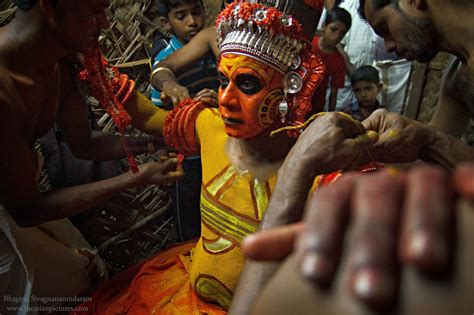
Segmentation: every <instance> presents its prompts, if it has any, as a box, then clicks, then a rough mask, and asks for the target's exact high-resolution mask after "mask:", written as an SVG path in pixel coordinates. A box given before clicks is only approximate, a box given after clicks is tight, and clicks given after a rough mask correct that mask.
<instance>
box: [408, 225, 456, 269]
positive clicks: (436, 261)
mask: <svg viewBox="0 0 474 315" xmlns="http://www.w3.org/2000/svg"><path fill="white" fill-rule="evenodd" d="M447 257H448V246H447V244H446V241H445V240H444V239H443V238H441V237H430V235H429V233H427V232H425V231H419V232H415V233H414V235H413V236H412V237H411V238H410V241H409V243H408V259H409V260H411V261H412V262H413V263H415V265H417V266H418V267H421V268H422V269H426V270H434V269H437V268H440V267H443V266H444V265H445V264H446V262H447Z"/></svg>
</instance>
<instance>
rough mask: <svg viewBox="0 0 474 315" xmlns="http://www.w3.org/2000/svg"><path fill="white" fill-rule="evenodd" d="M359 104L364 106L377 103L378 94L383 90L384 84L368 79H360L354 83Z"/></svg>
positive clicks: (353, 86) (353, 87)
mask: <svg viewBox="0 0 474 315" xmlns="http://www.w3.org/2000/svg"><path fill="white" fill-rule="evenodd" d="M352 90H353V91H354V93H355V95H356V98H357V100H358V101H359V104H360V105H362V106H364V107H370V106H372V105H374V104H375V101H376V100H377V95H378V94H379V93H380V91H381V90H382V84H375V83H373V82H368V81H359V82H356V83H354V84H353V85H352Z"/></svg>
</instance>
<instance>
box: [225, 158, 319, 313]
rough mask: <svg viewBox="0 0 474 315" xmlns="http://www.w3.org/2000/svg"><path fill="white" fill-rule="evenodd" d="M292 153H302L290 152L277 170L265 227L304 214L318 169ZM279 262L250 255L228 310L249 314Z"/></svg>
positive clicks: (274, 225)
mask: <svg viewBox="0 0 474 315" xmlns="http://www.w3.org/2000/svg"><path fill="white" fill-rule="evenodd" d="M295 153H297V152H295ZM292 156H299V154H293V155H292V154H291V153H290V154H289V157H288V158H287V159H286V160H285V162H284V164H283V165H282V167H281V168H280V170H279V172H278V181H277V183H276V186H275V189H274V191H273V193H272V198H271V200H270V203H269V205H268V208H267V211H266V213H265V216H264V219H263V222H262V224H261V226H260V229H262V230H263V229H269V228H272V227H277V226H281V225H284V224H289V223H292V222H296V221H298V220H300V219H301V217H302V213H303V209H304V205H305V203H306V197H307V195H308V192H309V190H310V188H311V186H312V183H313V179H314V177H315V173H316V172H317V170H312V169H311V168H308V167H305V165H304V162H301V161H298V159H296V158H292ZM284 209H293V211H284ZM278 266H279V263H268V262H265V263H261V262H256V261H252V260H251V259H247V261H246V263H245V266H244V270H243V272H242V274H241V277H240V280H239V286H238V287H237V290H236V292H235V295H234V299H233V302H232V306H231V309H230V312H229V313H230V314H232V315H236V314H237V315H241V314H242V315H245V314H250V309H251V307H252V306H253V304H254V301H255V299H256V298H257V296H258V293H259V292H260V290H261V289H262V288H263V287H264V286H265V284H266V283H267V281H268V280H269V279H270V277H271V276H272V275H273V274H274V272H275V271H276V269H277V267H278Z"/></svg>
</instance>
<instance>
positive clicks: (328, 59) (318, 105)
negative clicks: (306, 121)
mask: <svg viewBox="0 0 474 315" xmlns="http://www.w3.org/2000/svg"><path fill="white" fill-rule="evenodd" d="M319 38H320V36H314V38H313V53H314V54H315V55H317V56H319V57H320V58H321V60H322V61H323V62H324V63H325V64H326V76H325V77H324V79H323V80H322V81H321V84H320V85H319V86H318V88H317V89H316V91H314V94H313V98H312V99H311V104H312V107H313V109H312V111H311V114H315V113H319V112H321V111H323V109H324V105H325V103H326V90H327V89H328V86H329V81H331V88H334V89H340V88H343V87H344V79H345V75H346V65H345V63H344V57H342V55H341V53H340V52H339V51H337V50H336V51H334V52H332V53H326V52H323V51H321V49H320V48H319V45H318V41H319Z"/></svg>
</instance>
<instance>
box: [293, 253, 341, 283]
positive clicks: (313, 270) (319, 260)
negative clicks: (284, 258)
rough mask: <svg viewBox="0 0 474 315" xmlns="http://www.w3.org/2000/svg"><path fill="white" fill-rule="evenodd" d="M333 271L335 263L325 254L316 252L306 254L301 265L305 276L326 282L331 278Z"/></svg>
mask: <svg viewBox="0 0 474 315" xmlns="http://www.w3.org/2000/svg"><path fill="white" fill-rule="evenodd" d="M333 271H334V268H333V265H332V263H331V261H330V259H328V257H326V256H325V255H322V254H320V253H314V252H310V253H307V254H306V255H304V257H303V261H302V265H301V273H302V275H303V277H305V278H307V279H311V280H316V281H319V282H322V283H325V282H327V281H328V280H330V278H331V276H332V273H333Z"/></svg>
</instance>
